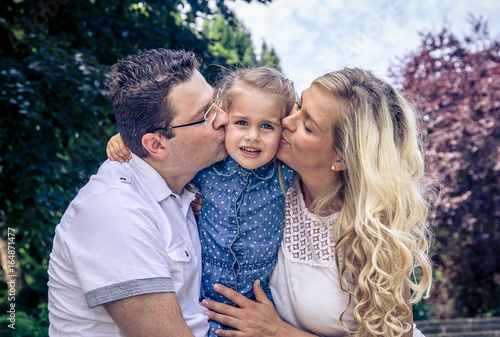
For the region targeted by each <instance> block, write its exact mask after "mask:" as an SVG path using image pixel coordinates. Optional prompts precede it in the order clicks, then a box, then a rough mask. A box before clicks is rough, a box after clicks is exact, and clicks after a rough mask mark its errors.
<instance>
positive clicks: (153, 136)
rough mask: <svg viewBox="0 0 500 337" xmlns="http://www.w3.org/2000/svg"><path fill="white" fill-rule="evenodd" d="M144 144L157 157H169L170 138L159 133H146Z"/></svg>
mask: <svg viewBox="0 0 500 337" xmlns="http://www.w3.org/2000/svg"><path fill="white" fill-rule="evenodd" d="M142 146H144V148H145V149H146V150H147V151H148V152H149V153H150V154H151V156H153V157H155V158H157V159H160V160H165V159H167V158H168V154H169V151H168V140H167V139H166V138H164V137H161V136H160V135H159V134H157V133H146V134H145V135H144V136H142Z"/></svg>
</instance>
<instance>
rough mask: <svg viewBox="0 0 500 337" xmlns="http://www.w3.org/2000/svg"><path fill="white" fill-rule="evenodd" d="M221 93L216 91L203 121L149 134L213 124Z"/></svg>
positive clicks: (159, 129)
mask: <svg viewBox="0 0 500 337" xmlns="http://www.w3.org/2000/svg"><path fill="white" fill-rule="evenodd" d="M220 103H221V102H220V92H219V91H218V90H215V91H214V96H213V98H212V105H211V106H210V108H208V110H207V112H205V114H204V115H203V119H200V120H199V121H196V122H192V123H187V124H181V125H175V126H166V127H164V128H157V129H153V130H152V131H150V132H149V133H153V132H156V131H161V130H170V129H176V128H183V127H185V126H191V125H196V124H201V123H205V125H207V126H208V125H210V124H212V122H213V121H214V120H215V117H217V109H214V107H215V108H220Z"/></svg>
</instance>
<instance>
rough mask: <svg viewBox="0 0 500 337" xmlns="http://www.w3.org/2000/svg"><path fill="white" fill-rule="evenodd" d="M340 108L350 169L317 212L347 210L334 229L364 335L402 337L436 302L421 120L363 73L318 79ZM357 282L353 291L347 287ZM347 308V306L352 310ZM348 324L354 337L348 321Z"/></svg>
mask: <svg viewBox="0 0 500 337" xmlns="http://www.w3.org/2000/svg"><path fill="white" fill-rule="evenodd" d="M313 85H318V86H321V87H323V88H326V89H327V90H329V91H330V92H331V93H332V95H333V96H334V97H335V99H336V101H337V102H338V103H337V104H336V105H335V106H334V107H332V109H334V110H335V112H336V117H335V121H334V126H333V140H334V142H333V143H334V145H333V146H334V148H333V151H335V152H336V153H337V154H339V155H340V156H341V158H342V159H343V160H344V161H345V163H346V165H347V170H344V171H342V172H341V174H340V180H339V183H338V185H337V186H335V187H334V188H333V189H332V190H331V191H330V192H329V193H328V194H327V195H325V196H324V197H323V198H321V199H320V200H318V201H317V202H316V203H315V204H314V205H313V206H314V209H315V211H316V212H317V213H321V211H322V210H324V209H327V207H328V205H329V204H330V205H331V204H332V203H333V202H335V200H338V198H340V200H341V201H342V210H341V212H340V215H339V217H338V219H337V221H336V226H333V228H334V231H333V232H332V235H333V237H334V238H335V240H337V244H336V247H335V256H336V259H337V266H338V268H339V282H340V286H341V288H342V289H343V290H344V291H346V292H348V293H349V298H350V302H351V301H352V300H353V299H354V301H355V304H356V307H355V310H354V317H355V318H356V320H357V321H358V323H359V324H360V326H359V328H358V329H357V331H355V332H354V335H355V336H356V337H357V336H401V335H402V334H403V333H404V332H406V331H408V330H409V329H411V327H410V326H409V325H408V324H405V323H404V320H405V319H406V318H408V317H409V316H410V315H411V313H412V311H411V307H410V306H408V305H407V304H406V302H405V297H407V298H409V297H410V295H409V292H408V293H407V294H405V291H408V289H411V290H412V293H411V303H416V302H418V301H419V300H420V299H421V298H422V297H427V296H428V295H429V291H430V286H431V278H432V277H431V261H430V257H429V254H428V250H429V238H430V235H429V230H428V226H427V225H426V219H427V213H428V205H429V202H428V200H427V193H426V192H425V191H424V190H423V189H422V186H421V183H420V181H421V178H422V176H423V174H424V162H423V157H422V147H421V141H420V139H419V136H418V130H417V122H416V114H415V111H414V109H413V108H412V107H411V106H410V104H409V103H408V102H407V101H406V100H405V99H404V98H403V97H402V96H401V95H400V94H399V93H398V92H396V90H395V89H394V88H393V87H391V86H390V85H388V84H387V83H385V82H384V81H382V80H380V79H379V78H377V77H376V76H374V75H373V74H372V73H371V72H368V71H363V70H360V69H344V70H340V71H336V72H331V73H327V74H325V75H323V76H321V77H319V78H317V79H316V80H315V81H314V82H313ZM350 279H353V280H354V283H355V285H354V289H352V288H351V289H349V287H348V281H347V280H350ZM347 308H348V307H347ZM347 308H345V310H344V312H343V313H342V315H341V317H340V319H341V322H342V325H343V326H344V328H345V329H346V331H348V329H347V327H346V325H345V324H344V322H343V320H342V318H343V314H344V313H345V311H347Z"/></svg>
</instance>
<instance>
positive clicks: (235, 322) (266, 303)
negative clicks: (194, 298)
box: [201, 280, 315, 337]
mask: <svg viewBox="0 0 500 337" xmlns="http://www.w3.org/2000/svg"><path fill="white" fill-rule="evenodd" d="M214 289H215V291H217V292H218V293H219V294H221V295H223V296H225V297H227V298H228V299H230V300H231V301H233V302H234V303H235V304H236V305H237V307H234V306H231V305H227V304H222V303H219V302H215V301H211V300H207V299H204V300H203V301H202V302H201V304H202V305H203V306H204V307H206V308H208V309H210V310H211V311H206V312H205V314H206V315H207V316H208V317H209V318H210V319H212V320H214V321H217V322H219V323H222V324H224V325H229V326H232V327H233V328H235V329H238V330H239V331H236V330H217V332H216V333H217V335H218V336H223V337H238V336H247V337H251V336H255V337H256V336H260V337H265V336H276V337H280V336H285V337H292V336H293V337H302V336H304V337H311V336H315V335H312V334H310V333H307V332H304V331H302V330H300V329H297V328H296V327H294V326H293V325H290V324H288V323H286V322H285V321H283V320H282V319H281V318H280V316H279V315H278V313H277V311H276V309H275V308H274V305H273V304H272V302H271V301H270V300H269V299H268V298H267V296H266V294H265V293H264V291H263V290H262V288H261V287H260V282H259V280H256V281H255V282H254V284H253V291H254V294H255V298H256V299H257V301H252V300H250V299H248V298H246V297H245V296H243V295H241V294H240V293H238V292H236V291H234V290H232V289H230V288H227V287H225V286H223V285H220V284H216V285H214Z"/></svg>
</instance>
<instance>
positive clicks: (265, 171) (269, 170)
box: [213, 157, 276, 180]
mask: <svg viewBox="0 0 500 337" xmlns="http://www.w3.org/2000/svg"><path fill="white" fill-rule="evenodd" d="M213 168H214V171H215V172H216V173H217V174H220V175H223V176H226V177H229V176H231V175H233V174H235V173H236V172H238V171H246V172H252V173H253V175H254V176H256V177H257V178H258V179H261V180H267V179H270V178H272V177H273V175H274V170H276V159H273V160H271V161H270V162H268V163H267V164H264V165H263V166H261V167H257V168H256V169H253V170H247V169H246V168H244V167H242V166H241V165H240V164H238V163H237V162H236V161H235V160H234V159H233V158H231V157H227V158H226V159H224V160H223V161H220V162H218V163H215V164H214V166H213Z"/></svg>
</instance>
